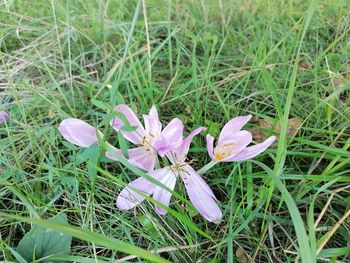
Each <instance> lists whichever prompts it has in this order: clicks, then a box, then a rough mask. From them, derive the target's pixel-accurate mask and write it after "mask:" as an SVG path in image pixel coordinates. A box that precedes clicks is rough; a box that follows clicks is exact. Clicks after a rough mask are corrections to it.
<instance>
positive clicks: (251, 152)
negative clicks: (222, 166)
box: [227, 136, 276, 162]
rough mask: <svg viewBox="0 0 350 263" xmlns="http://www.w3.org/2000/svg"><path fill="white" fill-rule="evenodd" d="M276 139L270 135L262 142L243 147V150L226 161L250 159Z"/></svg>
mask: <svg viewBox="0 0 350 263" xmlns="http://www.w3.org/2000/svg"><path fill="white" fill-rule="evenodd" d="M275 140H276V136H271V137H269V138H267V139H266V140H265V141H264V142H262V143H259V144H256V145H254V146H250V147H247V148H245V149H244V150H243V151H241V152H240V153H238V154H237V155H235V156H233V157H232V158H231V159H230V160H227V161H230V162H232V161H244V160H247V159H251V158H253V157H255V156H257V155H259V154H260V153H262V152H263V151H265V150H266V149H267V148H268V147H269V146H270V145H271V144H273V142H274V141H275Z"/></svg>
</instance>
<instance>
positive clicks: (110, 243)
mask: <svg viewBox="0 0 350 263" xmlns="http://www.w3.org/2000/svg"><path fill="white" fill-rule="evenodd" d="M0 216H1V217H5V218H10V219H15V220H17V221H24V222H28V223H32V224H36V225H39V226H41V227H44V228H47V229H52V230H54V231H58V232H60V233H63V234H66V235H72V236H73V237H75V238H79V239H81V240H85V241H87V242H91V243H95V244H98V245H101V246H104V247H106V248H109V249H113V250H115V251H121V252H124V253H127V254H130V255H135V256H138V257H140V258H144V259H148V260H149V261H150V262H160V263H163V262H164V263H166V262H169V261H167V260H166V259H163V258H161V257H159V256H158V255H155V254H154V253H152V252H150V251H147V250H144V249H142V248H139V247H136V246H134V245H132V244H129V243H126V242H123V241H120V240H118V239H114V238H112V237H108V236H104V235H102V234H99V233H96V232H93V231H90V230H85V229H81V228H79V227H75V226H71V225H68V224H62V223H58V222H53V221H52V220H42V219H35V218H29V217H22V216H17V215H12V214H6V213H2V212H0ZM51 233H52V232H51ZM60 235H61V234H60ZM51 258H52V257H51Z"/></svg>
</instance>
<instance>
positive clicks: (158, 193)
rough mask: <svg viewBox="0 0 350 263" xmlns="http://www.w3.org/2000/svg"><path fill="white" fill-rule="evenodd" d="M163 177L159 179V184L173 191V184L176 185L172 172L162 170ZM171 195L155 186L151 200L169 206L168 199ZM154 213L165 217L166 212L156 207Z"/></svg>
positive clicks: (174, 175)
mask: <svg viewBox="0 0 350 263" xmlns="http://www.w3.org/2000/svg"><path fill="white" fill-rule="evenodd" d="M163 169H164V170H165V171H164V175H163V176H162V177H161V178H160V183H162V184H163V185H165V186H166V187H168V188H169V189H170V190H174V187H175V184H176V174H175V172H174V171H173V170H171V169H170V168H163ZM171 195H172V194H171V193H170V192H168V191H167V190H165V189H163V188H161V187H159V186H157V187H156V189H155V190H154V192H153V199H154V200H157V201H158V202H159V203H162V204H163V205H165V206H167V207H168V206H169V203H170V199H171ZM156 211H157V213H158V214H160V215H165V214H166V213H167V211H165V210H164V209H162V208H160V207H159V206H156Z"/></svg>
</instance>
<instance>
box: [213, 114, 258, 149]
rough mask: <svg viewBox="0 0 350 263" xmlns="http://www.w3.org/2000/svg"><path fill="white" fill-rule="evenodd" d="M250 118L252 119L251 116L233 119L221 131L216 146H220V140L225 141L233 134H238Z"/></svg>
mask: <svg viewBox="0 0 350 263" xmlns="http://www.w3.org/2000/svg"><path fill="white" fill-rule="evenodd" d="M251 118H252V115H247V116H240V117H236V118H233V119H232V120H230V121H229V122H227V123H226V124H225V126H224V127H223V128H222V130H221V133H220V136H219V140H218V144H220V143H221V141H222V140H225V139H227V137H230V136H232V135H233V134H235V133H237V132H239V131H240V130H241V129H242V128H243V126H244V125H246V123H247V122H248V121H249V120H250V119H251Z"/></svg>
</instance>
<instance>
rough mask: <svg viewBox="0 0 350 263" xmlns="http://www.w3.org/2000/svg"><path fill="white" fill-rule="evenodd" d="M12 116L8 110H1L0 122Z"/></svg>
mask: <svg viewBox="0 0 350 263" xmlns="http://www.w3.org/2000/svg"><path fill="white" fill-rule="evenodd" d="M9 118H10V115H9V114H8V113H7V112H6V111H0V123H3V122H5V121H6V120H8V119H9Z"/></svg>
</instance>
